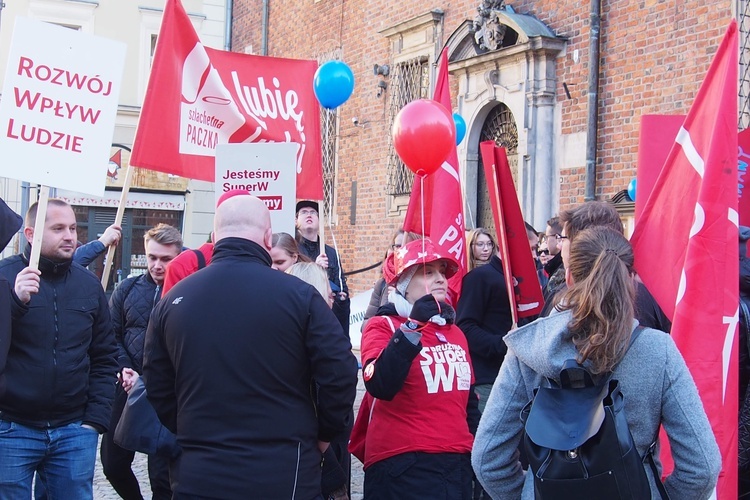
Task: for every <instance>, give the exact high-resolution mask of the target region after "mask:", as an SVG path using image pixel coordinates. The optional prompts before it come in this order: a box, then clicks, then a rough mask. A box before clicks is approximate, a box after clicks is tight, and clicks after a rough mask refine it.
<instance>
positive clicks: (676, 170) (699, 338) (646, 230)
mask: <svg viewBox="0 0 750 500" xmlns="http://www.w3.org/2000/svg"><path fill="white" fill-rule="evenodd" d="M737 54H738V40H737V23H736V22H735V21H732V22H731V23H730V25H729V29H728V30H727V32H726V35H725V36H724V39H723V41H722V43H721V45H720V46H719V49H718V51H717V52H716V55H715V57H714V60H713V62H712V63H711V67H710V68H709V70H708V73H707V75H706V78H705V80H704V81H703V84H702V85H701V88H700V90H699V91H698V95H697V96H696V98H695V102H694V103H693V106H692V107H691V109H690V112H689V113H688V115H687V118H686V119H685V122H684V124H683V125H682V128H681V129H680V131H679V133H678V135H677V139H676V143H675V145H674V147H673V148H672V151H671V152H670V154H669V157H668V158H667V161H666V163H665V165H664V168H663V170H662V172H661V174H660V175H659V178H658V180H657V182H656V185H655V186H654V189H653V191H652V193H651V196H650V197H649V199H648V201H647V202H646V205H645V206H644V208H643V211H642V213H641V216H640V219H639V220H638V221H637V224H636V228H635V232H634V234H633V237H632V243H633V250H634V252H635V264H636V269H637V270H638V273H639V274H640V276H641V278H642V279H643V282H644V283H645V284H646V286H647V287H648V289H649V291H651V293H652V294H653V295H654V297H655V298H656V300H657V301H658V302H659V305H660V306H661V307H662V309H663V310H664V312H665V313H666V314H667V315H668V316H670V317H671V318H672V325H673V326H672V336H673V337H674V340H675V343H676V344H677V346H678V347H679V349H680V351H681V352H682V355H683V356H684V358H685V361H686V362H687V366H688V368H689V369H690V372H691V373H692V375H693V378H694V379H695V383H696V385H697V386H698V391H699V393H700V396H701V399H702V400H703V406H704V408H705V410H706V413H707V414H708V418H709V420H710V421H711V426H712V428H713V430H714V435H715V436H716V441H717V442H718V444H719V449H720V450H721V455H722V467H723V469H722V472H721V475H720V476H719V483H718V487H717V494H718V497H717V498H719V499H724V500H729V499H733V500H734V499H736V498H737V411H738V408H737V407H738V381H737V361H738V360H737V335H736V332H737V324H738V317H739V311H738V300H739V289H738V274H739V263H738V259H739V256H738V249H737V248H738V245H737V237H738V213H737V68H738V59H737Z"/></svg>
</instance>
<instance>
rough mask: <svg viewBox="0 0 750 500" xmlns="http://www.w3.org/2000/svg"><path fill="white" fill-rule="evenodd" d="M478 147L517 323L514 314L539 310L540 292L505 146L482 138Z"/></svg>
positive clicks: (540, 306) (542, 304) (519, 316)
mask: <svg viewBox="0 0 750 500" xmlns="http://www.w3.org/2000/svg"><path fill="white" fill-rule="evenodd" d="M479 149H480V152H481V154H482V164H483V165H484V172H485V178H486V179H487V190H488V191H489V194H490V206H491V207H492V216H493V218H494V219H495V227H496V228H497V239H498V246H499V248H500V259H501V260H502V262H503V269H504V271H505V276H506V279H508V297H510V301H511V304H510V307H511V311H512V312H513V322H514V323H517V322H518V318H528V317H530V316H534V315H535V314H539V313H540V312H542V308H543V307H544V296H543V294H542V287H541V285H540V284H539V279H538V278H537V274H536V266H535V265H534V258H533V256H532V255H531V249H530V248H529V239H528V237H527V236H526V224H525V223H524V220H523V214H522V213H521V205H520V204H519V203H518V195H517V194H516V186H515V184H514V183H513V174H511V172H510V164H509V163H508V157H507V155H506V153H505V148H500V147H497V145H496V144H495V143H494V142H493V141H485V142H483V143H481V144H480V145H479ZM509 278H510V279H509Z"/></svg>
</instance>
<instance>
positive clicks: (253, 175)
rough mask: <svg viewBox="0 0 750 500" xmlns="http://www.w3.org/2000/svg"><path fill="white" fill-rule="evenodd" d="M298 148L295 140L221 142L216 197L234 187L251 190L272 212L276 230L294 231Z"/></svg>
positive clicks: (292, 232) (272, 224) (218, 149)
mask: <svg viewBox="0 0 750 500" xmlns="http://www.w3.org/2000/svg"><path fill="white" fill-rule="evenodd" d="M298 149H299V144H296V143H293V142H267V143H240V144H219V145H218V146H217V147H216V183H215V187H216V192H215V195H216V201H218V199H219V198H220V197H221V195H222V194H224V193H226V192H227V191H231V190H233V189H244V190H246V191H249V192H250V194H252V195H254V196H257V197H258V198H260V199H261V200H263V202H264V203H265V204H266V207H268V210H269V211H270V212H271V227H272V228H273V232H274V233H279V232H284V233H288V234H291V235H294V215H295V213H294V208H295V204H296V196H297V189H296V185H297V172H296V165H297V151H298Z"/></svg>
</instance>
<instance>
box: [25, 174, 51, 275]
mask: <svg viewBox="0 0 750 500" xmlns="http://www.w3.org/2000/svg"><path fill="white" fill-rule="evenodd" d="M48 202H49V186H41V189H40V191H39V201H38V202H37V211H36V221H35V223H34V240H33V241H32V242H31V255H30V256H29V267H30V268H31V269H35V270H36V269H39V256H40V255H41V252H42V238H43V237H44V222H45V220H47V204H48Z"/></svg>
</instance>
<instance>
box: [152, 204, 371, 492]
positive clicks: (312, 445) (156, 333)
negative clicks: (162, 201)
mask: <svg viewBox="0 0 750 500" xmlns="http://www.w3.org/2000/svg"><path fill="white" fill-rule="evenodd" d="M214 235H215V239H216V245H215V247H214V254H213V260H212V261H211V265H210V266H207V267H206V268H205V269H203V270H201V272H199V273H195V274H193V275H191V276H188V277H187V278H185V279H184V280H182V281H180V282H179V283H178V284H177V285H175V287H174V288H173V289H172V290H171V291H170V292H169V293H167V294H166V295H165V296H164V297H162V299H161V301H160V302H159V303H158V304H157V305H156V307H155V308H154V311H153V313H152V316H151V321H150V322H149V326H148V331H147V332H146V345H145V357H144V367H143V369H144V379H145V382H146V389H147V391H148V398H149V400H150V401H151V402H152V403H153V405H154V408H155V410H156V413H157V414H158V415H159V418H160V419H161V421H162V422H163V423H164V425H165V426H166V427H167V428H168V429H170V430H172V431H173V432H174V433H175V434H176V435H177V442H178V444H179V445H180V447H181V448H182V454H181V455H180V457H179V459H178V462H177V465H176V466H177V471H176V473H177V483H176V485H173V486H174V498H176V499H181V498H201V497H206V498H217V497H221V498H226V499H232V498H237V499H245V498H248V497H252V498H264V499H277V498H278V499H281V498H284V499H286V498H299V499H310V500H312V499H315V498H318V497H319V496H320V490H321V457H322V452H323V451H324V450H325V449H326V448H327V447H328V443H329V442H330V441H331V440H332V439H334V438H335V437H336V436H337V435H338V434H340V433H341V432H343V431H344V430H345V429H346V428H347V426H348V425H349V424H350V422H349V421H348V420H349V416H350V414H351V410H352V405H353V402H354V397H355V394H356V386H357V361H356V358H355V357H354V355H353V354H352V353H351V350H350V349H351V345H350V343H349V340H348V336H346V335H344V333H343V331H342V330H341V327H340V325H339V323H338V321H337V320H336V317H335V316H334V315H333V313H332V312H331V310H330V309H329V308H328V305H327V304H326V302H325V300H323V297H322V296H321V295H320V293H318V291H317V290H316V289H315V288H313V287H312V286H311V285H308V284H306V283H304V282H302V281H301V280H299V279H297V278H296V277H294V276H291V275H288V274H285V273H280V272H278V271H275V270H273V269H272V268H271V257H270V255H269V253H268V251H269V250H270V248H271V238H272V231H271V218H270V214H269V212H268V209H267V208H266V207H265V205H264V203H263V202H262V201H261V200H260V199H258V198H256V197H254V196H237V197H234V198H231V199H229V200H227V201H226V202H224V203H223V204H222V205H221V206H220V207H218V208H217V210H216V217H215V222H214ZM313 380H314V383H315V384H316V386H317V402H316V401H315V399H314V398H313V397H312V394H313V392H312V389H313V387H312V386H313ZM178 408H179V412H178Z"/></svg>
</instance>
